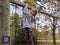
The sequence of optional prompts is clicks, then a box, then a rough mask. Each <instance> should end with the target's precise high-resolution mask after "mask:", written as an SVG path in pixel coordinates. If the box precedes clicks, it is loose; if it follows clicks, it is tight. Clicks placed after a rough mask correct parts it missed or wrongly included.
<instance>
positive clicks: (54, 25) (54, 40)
mask: <svg viewBox="0 0 60 45" xmlns="http://www.w3.org/2000/svg"><path fill="white" fill-rule="evenodd" d="M55 29H56V24H55V18H53V43H54V45H56V39H55Z"/></svg>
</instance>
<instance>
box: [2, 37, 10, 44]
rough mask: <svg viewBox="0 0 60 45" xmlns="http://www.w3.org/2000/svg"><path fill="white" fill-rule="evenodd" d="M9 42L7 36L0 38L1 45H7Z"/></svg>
mask: <svg viewBox="0 0 60 45" xmlns="http://www.w3.org/2000/svg"><path fill="white" fill-rule="evenodd" d="M9 42H10V37H9V36H3V37H2V44H8V43H9Z"/></svg>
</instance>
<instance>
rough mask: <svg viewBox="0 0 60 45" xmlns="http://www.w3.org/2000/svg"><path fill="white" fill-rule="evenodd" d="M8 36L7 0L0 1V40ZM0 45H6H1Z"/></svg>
mask: <svg viewBox="0 0 60 45" xmlns="http://www.w3.org/2000/svg"><path fill="white" fill-rule="evenodd" d="M8 35H9V0H0V39H2V36H8ZM1 42H2V40H0V45H8V44H1Z"/></svg>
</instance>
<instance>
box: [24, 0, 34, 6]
mask: <svg viewBox="0 0 60 45" xmlns="http://www.w3.org/2000/svg"><path fill="white" fill-rule="evenodd" d="M25 2H26V3H28V4H29V5H30V6H35V2H34V0H25Z"/></svg>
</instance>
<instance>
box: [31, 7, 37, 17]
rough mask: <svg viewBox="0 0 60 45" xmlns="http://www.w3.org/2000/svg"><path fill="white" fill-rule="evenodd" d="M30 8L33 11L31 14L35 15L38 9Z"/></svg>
mask: <svg viewBox="0 0 60 45" xmlns="http://www.w3.org/2000/svg"><path fill="white" fill-rule="evenodd" d="M31 10H32V11H33V12H34V15H33V16H35V15H36V14H37V12H38V10H37V9H36V8H32V9H31Z"/></svg>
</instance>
